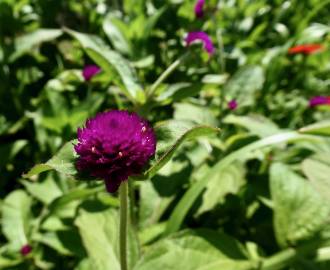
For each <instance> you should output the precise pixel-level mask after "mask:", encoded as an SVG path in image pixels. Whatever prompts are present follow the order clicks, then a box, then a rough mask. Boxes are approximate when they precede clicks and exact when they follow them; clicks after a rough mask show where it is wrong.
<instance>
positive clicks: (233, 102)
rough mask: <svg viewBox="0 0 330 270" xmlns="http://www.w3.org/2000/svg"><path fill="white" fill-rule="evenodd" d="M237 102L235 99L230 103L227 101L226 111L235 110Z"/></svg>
mask: <svg viewBox="0 0 330 270" xmlns="http://www.w3.org/2000/svg"><path fill="white" fill-rule="evenodd" d="M237 105H238V104H237V101H236V99H233V100H231V101H229V102H228V103H227V106H228V109H229V110H232V111H233V110H235V109H236V108H237Z"/></svg>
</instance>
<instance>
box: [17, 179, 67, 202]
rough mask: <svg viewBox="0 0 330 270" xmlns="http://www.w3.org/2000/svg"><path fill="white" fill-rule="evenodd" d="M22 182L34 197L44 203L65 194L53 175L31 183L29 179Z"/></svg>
mask: <svg viewBox="0 0 330 270" xmlns="http://www.w3.org/2000/svg"><path fill="white" fill-rule="evenodd" d="M22 183H23V185H24V186H25V188H26V190H27V191H28V192H29V193H30V194H31V195H32V196H33V197H35V198H37V199H38V200H40V201H41V202H43V203H44V204H49V203H50V202H51V201H53V200H54V199H55V198H57V197H59V196H61V195H62V194H63V192H62V191H61V189H60V188H59V186H58V185H57V184H56V182H55V180H54V178H53V177H47V178H46V179H45V180H44V181H43V182H36V183H31V182H29V181H23V182H22Z"/></svg>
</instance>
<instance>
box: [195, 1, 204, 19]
mask: <svg viewBox="0 0 330 270" xmlns="http://www.w3.org/2000/svg"><path fill="white" fill-rule="evenodd" d="M204 4H205V0H197V2H196V4H195V15H196V17H197V18H202V17H203V16H204V10H203V8H204Z"/></svg>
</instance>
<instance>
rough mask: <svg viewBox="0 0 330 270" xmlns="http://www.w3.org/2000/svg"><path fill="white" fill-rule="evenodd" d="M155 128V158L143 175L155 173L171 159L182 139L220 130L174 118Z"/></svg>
mask: <svg viewBox="0 0 330 270" xmlns="http://www.w3.org/2000/svg"><path fill="white" fill-rule="evenodd" d="M155 130H156V133H157V149H156V150H157V152H156V160H155V162H154V163H153V164H152V166H151V167H150V168H149V169H148V170H147V171H146V172H145V177H152V176H153V175H155V174H156V173H157V171H159V170H160V169H161V168H162V167H163V166H164V165H165V164H166V163H167V162H168V161H169V160H170V159H171V157H172V156H173V154H174V153H175V150H176V149H178V147H179V146H180V145H181V144H182V143H183V142H184V141H186V140H192V139H196V138H198V137H200V136H208V135H214V134H217V133H218V132H219V131H220V129H218V128H214V127H210V126H205V125H194V124H193V123H191V122H188V121H176V120H169V121H164V122H162V123H160V124H159V125H158V126H156V127H155Z"/></svg>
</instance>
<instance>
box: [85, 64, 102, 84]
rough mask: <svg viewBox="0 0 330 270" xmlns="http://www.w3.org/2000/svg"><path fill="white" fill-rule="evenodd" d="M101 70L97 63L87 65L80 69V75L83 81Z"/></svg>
mask: <svg viewBox="0 0 330 270" xmlns="http://www.w3.org/2000/svg"><path fill="white" fill-rule="evenodd" d="M100 71H101V68H100V67H98V66H97V65H87V66H85V67H84V69H83V71H82V75H83V77H84V79H85V81H89V80H90V79H91V78H92V77H93V76H95V75H96V74H97V73H99V72H100Z"/></svg>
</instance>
